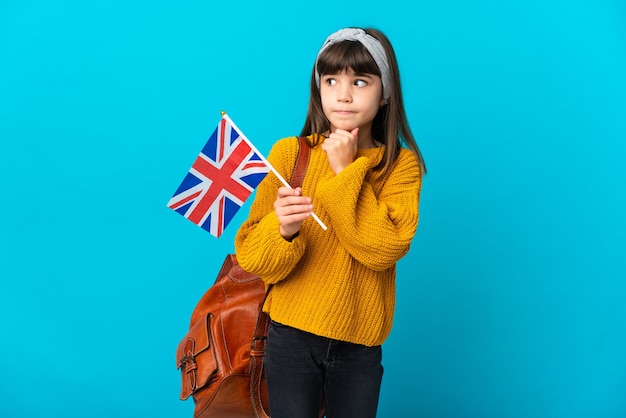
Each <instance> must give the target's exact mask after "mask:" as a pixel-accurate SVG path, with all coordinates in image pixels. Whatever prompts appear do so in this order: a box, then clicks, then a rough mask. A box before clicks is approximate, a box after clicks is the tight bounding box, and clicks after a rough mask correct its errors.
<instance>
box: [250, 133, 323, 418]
mask: <svg viewBox="0 0 626 418" xmlns="http://www.w3.org/2000/svg"><path fill="white" fill-rule="evenodd" d="M299 141H300V142H299V149H298V156H297V157H296V163H295V164H294V167H293V172H292V173H291V179H290V181H289V185H290V186H291V187H292V188H294V189H295V188H296V187H302V183H303V182H304V176H305V175H306V169H307V167H308V166H309V157H310V154H311V147H310V146H309V143H308V142H307V141H306V138H305V137H303V136H301V137H300V138H299ZM271 288H272V285H269V286H268V288H267V290H266V291H265V297H264V298H263V302H261V308H260V309H259V316H258V318H257V321H256V328H255V330H254V337H253V338H252V344H251V346H250V397H251V399H252V406H253V408H254V411H255V414H256V416H257V417H260V418H270V417H269V414H268V413H267V412H266V411H265V408H263V402H262V400H261V399H262V393H261V380H262V378H263V356H264V355H265V343H266V342H267V330H268V328H269V326H270V317H269V315H268V314H266V313H265V312H263V305H265V300H266V299H267V295H268V294H269V292H270V289H271Z"/></svg>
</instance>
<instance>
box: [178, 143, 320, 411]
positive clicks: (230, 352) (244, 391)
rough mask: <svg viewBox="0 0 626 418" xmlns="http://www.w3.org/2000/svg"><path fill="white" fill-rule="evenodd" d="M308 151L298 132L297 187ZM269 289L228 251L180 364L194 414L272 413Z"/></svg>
mask: <svg viewBox="0 0 626 418" xmlns="http://www.w3.org/2000/svg"><path fill="white" fill-rule="evenodd" d="M309 152H310V148H309V145H308V144H307V143H306V140H305V139H304V138H300V151H299V152H298V159H297V161H296V165H295V167H294V171H293V173H292V176H291V181H290V184H291V186H292V187H294V188H295V187H297V186H300V185H302V181H303V179H304V174H305V173H306V167H307V165H308V160H309ZM267 292H269V289H268V290H267ZM267 292H266V290H265V284H264V283H263V281H262V280H261V279H260V278H259V276H257V275H255V274H252V273H249V272H246V271H244V270H243V269H242V268H241V266H239V264H238V263H237V258H236V256H235V255H234V254H228V255H227V256H226V259H225V260H224V263H223V264H222V267H221V269H220V272H219V274H218V276H217V279H216V281H215V284H213V286H211V287H210V288H209V289H208V290H207V292H206V293H205V294H204V295H203V296H202V298H201V299H200V301H199V302H198V304H197V305H196V307H195V309H194V310H193V313H192V315H191V322H190V327H189V331H188V333H187V335H186V336H185V337H184V338H183V339H182V341H181V342H180V344H179V345H178V349H177V351H176V366H177V368H178V369H180V370H181V374H182V390H181V393H180V399H182V400H186V399H188V398H189V396H193V400H194V402H195V411H194V418H206V417H224V418H225V417H228V418H251V417H255V418H269V407H268V400H267V399H268V398H267V388H266V385H265V375H264V373H263V355H264V353H265V341H266V338H267V328H268V326H269V318H268V316H267V314H265V313H264V312H262V310H261V308H262V306H263V302H264V300H265V297H266V295H267ZM321 416H323V413H322V415H321Z"/></svg>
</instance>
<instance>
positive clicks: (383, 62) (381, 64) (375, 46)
mask: <svg viewBox="0 0 626 418" xmlns="http://www.w3.org/2000/svg"><path fill="white" fill-rule="evenodd" d="M341 41H357V42H360V43H361V45H363V46H364V47H365V49H367V52H369V53H370V55H371V56H372V58H374V61H375V62H376V65H377V66H378V69H379V70H380V78H381V80H382V82H383V97H384V98H385V101H387V100H388V99H389V96H390V91H389V88H390V86H389V84H390V81H389V63H388V62H387V56H386V55H385V50H384V49H383V46H382V45H381V44H380V42H379V41H378V39H376V38H374V37H373V36H372V35H370V34H368V33H367V32H365V31H364V30H363V29H357V28H346V29H340V30H338V31H337V32H335V33H332V34H331V35H330V36H329V37H328V38H326V40H325V41H324V45H322V48H321V49H320V52H318V53H317V58H316V59H315V82H316V83H317V88H318V89H319V88H320V75H319V73H318V72H317V60H318V59H319V57H320V54H321V53H322V52H323V51H324V50H325V49H326V48H328V47H329V46H330V45H332V44H334V43H337V42H341Z"/></svg>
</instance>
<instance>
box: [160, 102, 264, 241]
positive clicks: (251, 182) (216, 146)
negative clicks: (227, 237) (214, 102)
mask: <svg viewBox="0 0 626 418" xmlns="http://www.w3.org/2000/svg"><path fill="white" fill-rule="evenodd" d="M269 171H270V166H269V163H267V160H265V158H263V156H262V155H261V154H260V153H259V152H258V151H257V150H256V148H255V147H254V146H253V145H252V144H251V143H250V141H249V140H248V139H247V138H246V137H245V136H244V135H243V134H242V133H241V132H240V131H239V130H238V129H237V128H236V127H235V125H234V124H233V122H232V121H231V120H230V118H228V116H227V115H225V114H224V115H223V116H222V119H221V120H220V123H219V124H218V125H217V128H215V131H214V132H213V134H212V135H211V137H210V138H209V140H208V141H207V143H206V145H205V146H204V148H202V151H201V152H200V155H198V158H197V159H196V161H195V162H194V163H193V165H192V166H191V168H190V169H189V173H187V175H186V176H185V178H184V179H183V181H182V183H181V184H180V186H179V187H178V190H176V193H174V196H172V198H171V199H170V201H169V202H168V204H167V206H168V207H169V208H171V209H173V210H175V211H176V212H178V213H180V214H181V215H183V216H184V217H185V218H187V219H189V220H190V221H191V222H193V223H195V224H197V225H199V226H200V227H201V228H203V229H205V230H207V231H209V232H210V233H211V234H212V235H214V236H215V237H217V238H219V237H220V235H222V232H223V231H224V229H225V228H226V226H228V224H229V223H230V221H231V220H232V219H233V217H234V216H235V214H236V213H237V211H238V210H239V208H241V206H242V205H243V204H244V202H245V200H246V199H247V198H248V196H250V194H251V193H252V191H253V190H254V189H255V188H256V187H257V186H258V185H259V183H260V182H261V180H263V178H265V176H266V175H267V173H268V172H269Z"/></svg>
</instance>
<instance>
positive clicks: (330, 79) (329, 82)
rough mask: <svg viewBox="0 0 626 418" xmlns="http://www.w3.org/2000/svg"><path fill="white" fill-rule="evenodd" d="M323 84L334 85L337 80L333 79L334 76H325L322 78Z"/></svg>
mask: <svg viewBox="0 0 626 418" xmlns="http://www.w3.org/2000/svg"><path fill="white" fill-rule="evenodd" d="M324 84H326V85H328V86H334V85H335V84H337V80H335V79H334V78H332V77H327V78H326V79H325V80H324Z"/></svg>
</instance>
